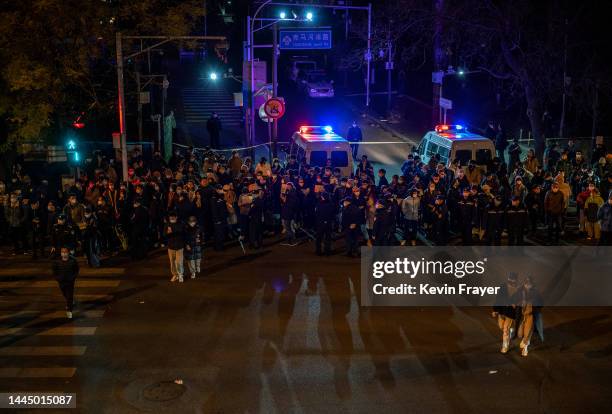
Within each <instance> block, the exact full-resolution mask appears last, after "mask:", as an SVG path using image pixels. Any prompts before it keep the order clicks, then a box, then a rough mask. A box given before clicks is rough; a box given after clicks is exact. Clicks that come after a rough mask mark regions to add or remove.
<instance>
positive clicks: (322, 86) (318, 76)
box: [302, 72, 334, 98]
mask: <svg viewBox="0 0 612 414" xmlns="http://www.w3.org/2000/svg"><path fill="white" fill-rule="evenodd" d="M302 83H303V84H304V89H305V91H306V93H307V94H308V96H310V97H311V98H333V97H334V81H333V80H328V79H327V76H325V73H321V72H310V73H308V74H307V75H306V79H304V80H302Z"/></svg>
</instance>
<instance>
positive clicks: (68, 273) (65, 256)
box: [51, 246, 79, 319]
mask: <svg viewBox="0 0 612 414" xmlns="http://www.w3.org/2000/svg"><path fill="white" fill-rule="evenodd" d="M51 269H52V272H53V277H54V278H55V280H57V283H58V284H59V288H60V290H61V291H62V295H64V299H65V300H66V317H67V318H68V319H72V310H73V307H74V283H75V281H76V278H77V276H78V275H79V264H78V263H77V261H76V259H75V258H74V257H72V256H71V255H70V247H69V246H62V247H61V248H60V257H59V258H58V259H56V260H54V261H53V263H52V268H51Z"/></svg>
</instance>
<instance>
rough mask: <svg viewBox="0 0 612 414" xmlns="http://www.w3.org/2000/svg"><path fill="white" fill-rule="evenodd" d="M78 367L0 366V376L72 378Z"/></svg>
mask: <svg viewBox="0 0 612 414" xmlns="http://www.w3.org/2000/svg"><path fill="white" fill-rule="evenodd" d="M75 372H76V368H73V367H51V368H19V367H8V368H0V378H71V377H72V376H74V373H75Z"/></svg>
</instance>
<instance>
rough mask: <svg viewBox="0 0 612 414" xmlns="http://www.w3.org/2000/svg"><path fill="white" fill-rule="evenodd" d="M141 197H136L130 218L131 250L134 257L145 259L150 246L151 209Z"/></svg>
mask: <svg viewBox="0 0 612 414" xmlns="http://www.w3.org/2000/svg"><path fill="white" fill-rule="evenodd" d="M142 202H143V200H142V198H140V197H136V198H134V201H133V202H132V206H133V210H132V215H131V218H130V239H129V240H130V248H131V249H130V250H131V254H132V259H144V258H145V257H146V256H147V249H148V247H149V245H148V244H149V228H150V220H149V210H148V209H147V208H146V207H145V206H144V205H143V204H142Z"/></svg>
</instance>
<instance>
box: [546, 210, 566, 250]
mask: <svg viewBox="0 0 612 414" xmlns="http://www.w3.org/2000/svg"><path fill="white" fill-rule="evenodd" d="M546 219H547V220H548V240H549V241H554V242H555V243H558V242H559V234H560V233H561V227H562V223H563V218H562V217H561V214H554V215H553V214H549V215H548V216H547V217H546ZM553 235H554V236H553Z"/></svg>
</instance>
